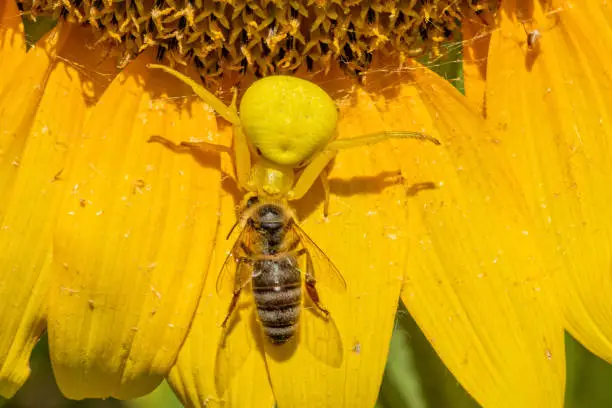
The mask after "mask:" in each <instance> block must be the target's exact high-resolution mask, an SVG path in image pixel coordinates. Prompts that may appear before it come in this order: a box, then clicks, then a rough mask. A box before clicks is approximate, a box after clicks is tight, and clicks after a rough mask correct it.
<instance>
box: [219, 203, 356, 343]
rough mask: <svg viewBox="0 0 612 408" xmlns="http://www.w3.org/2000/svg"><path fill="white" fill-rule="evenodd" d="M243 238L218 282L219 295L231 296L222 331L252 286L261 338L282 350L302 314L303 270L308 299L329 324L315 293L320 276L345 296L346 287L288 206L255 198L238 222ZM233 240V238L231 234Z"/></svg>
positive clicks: (233, 251)
mask: <svg viewBox="0 0 612 408" xmlns="http://www.w3.org/2000/svg"><path fill="white" fill-rule="evenodd" d="M238 223H239V224H240V228H241V232H240V235H239V236H238V238H237V240H236V242H235V244H234V246H233V249H232V251H231V253H230V254H229V255H228V257H227V258H226V260H225V262H224V264H223V267H222V268H221V272H220V273H219V276H218V278H217V292H218V293H219V294H220V295H223V294H224V293H227V292H228V290H230V289H231V291H232V300H231V303H230V306H229V310H228V312H227V315H226V317H225V320H224V321H223V323H222V327H223V328H227V324H228V322H229V320H230V318H231V316H232V313H233V312H234V310H235V308H236V305H237V304H238V299H239V297H240V293H241V292H242V290H243V289H244V288H245V287H247V286H248V284H249V283H250V284H251V286H252V291H253V297H254V302H255V305H256V309H257V316H258V320H259V323H260V324H261V328H262V329H263V333H264V334H265V336H266V337H267V338H268V339H269V340H270V342H271V343H273V344H279V345H280V344H283V343H285V342H287V341H288V340H289V339H291V338H292V337H293V336H294V335H295V333H296V330H297V327H298V322H299V318H300V314H301V309H302V269H301V268H300V265H299V264H300V262H299V261H300V258H304V260H305V262H304V263H303V264H304V265H305V271H304V287H305V289H306V294H307V295H308V299H309V300H310V301H312V303H313V305H314V306H315V308H316V309H317V311H318V312H319V313H320V315H321V316H322V317H323V318H324V319H330V314H329V311H328V310H327V309H326V308H325V307H323V305H322V303H321V301H320V297H319V293H318V291H317V288H316V284H317V279H316V278H315V276H319V275H316V274H320V275H323V274H325V275H326V276H325V279H324V280H325V282H326V283H328V284H329V286H331V287H332V288H333V289H335V290H337V291H339V292H343V291H345V290H346V282H345V280H344V278H343V277H342V275H341V274H340V272H339V271H338V269H337V268H336V266H335V265H334V264H333V262H332V261H331V260H330V259H329V258H328V257H327V255H325V253H324V252H323V251H322V250H321V248H319V247H318V246H317V244H315V243H314V241H313V240H312V239H311V238H310V237H309V236H308V235H307V234H306V233H305V232H304V230H303V229H302V228H301V227H300V226H299V225H298V223H297V221H296V218H295V215H294V213H293V211H292V210H291V209H290V208H289V207H288V206H287V204H286V203H283V202H281V201H277V200H271V199H268V198H262V197H259V196H257V195H250V196H248V197H247V199H246V205H245V209H244V211H243V213H242V215H241V217H240V220H239V221H238ZM230 234H231V232H230Z"/></svg>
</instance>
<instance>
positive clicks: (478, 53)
mask: <svg viewBox="0 0 612 408" xmlns="http://www.w3.org/2000/svg"><path fill="white" fill-rule="evenodd" d="M492 26H493V18H492V17H491V16H490V14H489V13H486V12H483V13H481V14H479V15H476V13H474V11H472V10H471V9H469V8H467V7H466V10H464V17H463V19H462V20H461V31H462V35H463V41H464V45H463V83H464V88H465V96H466V97H467V98H468V99H469V101H470V102H471V103H472V104H473V105H474V106H482V109H483V110H482V112H483V113H484V112H485V111H484V109H485V106H484V103H485V80H486V78H487V54H488V52H489V41H490V40H491V29H490V27H492Z"/></svg>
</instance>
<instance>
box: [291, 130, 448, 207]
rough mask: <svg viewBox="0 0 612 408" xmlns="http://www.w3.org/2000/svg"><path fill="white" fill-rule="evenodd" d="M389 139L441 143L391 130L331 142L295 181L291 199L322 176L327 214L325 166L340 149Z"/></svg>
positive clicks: (418, 135)
mask: <svg viewBox="0 0 612 408" xmlns="http://www.w3.org/2000/svg"><path fill="white" fill-rule="evenodd" d="M389 139H418V140H421V141H428V142H432V143H433V144H436V145H439V144H440V141H439V140H438V139H436V138H433V137H431V136H429V135H426V134H423V133H418V132H401V131H397V132H396V131H389V132H380V133H374V134H371V135H365V136H359V137H354V138H350V139H340V140H334V141H332V142H330V143H329V144H328V145H327V146H326V147H325V149H324V150H323V151H321V152H319V153H317V154H316V155H315V156H314V157H313V159H312V160H311V161H310V162H309V163H308V165H307V166H306V167H305V168H304V170H303V171H302V174H301V175H300V177H299V178H298V180H297V182H296V183H295V185H294V187H293V189H292V190H291V191H289V193H288V194H287V198H288V199H289V200H299V199H300V198H302V197H303V196H304V195H305V194H306V193H307V192H308V190H310V188H311V187H312V185H313V184H314V182H315V180H316V179H317V177H321V181H322V182H323V189H324V190H325V203H324V206H323V211H324V215H325V216H327V212H328V209H329V181H328V180H327V171H326V170H325V168H326V167H327V165H328V164H329V162H330V161H331V160H332V159H333V158H334V156H336V154H337V153H338V151H339V150H343V149H350V148H353V147H360V146H368V145H373V144H377V143H380V142H384V141H386V140H389Z"/></svg>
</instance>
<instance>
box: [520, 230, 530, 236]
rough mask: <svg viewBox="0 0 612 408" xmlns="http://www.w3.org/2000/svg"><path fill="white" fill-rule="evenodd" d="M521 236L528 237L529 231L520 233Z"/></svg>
mask: <svg viewBox="0 0 612 408" xmlns="http://www.w3.org/2000/svg"><path fill="white" fill-rule="evenodd" d="M521 234H523V235H524V236H527V235H529V231H521Z"/></svg>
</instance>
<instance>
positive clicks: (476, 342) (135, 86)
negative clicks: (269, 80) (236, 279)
mask: <svg viewBox="0 0 612 408" xmlns="http://www.w3.org/2000/svg"><path fill="white" fill-rule="evenodd" d="M161 3H163V4H164V7H162V6H160V5H159V4H161ZM174 3H176V2H170V1H168V2H157V3H156V4H158V6H156V7H154V8H152V9H147V7H145V6H144V5H143V3H142V2H139V1H136V2H125V4H126V6H125V7H123V8H121V7H120V6H119V5H121V4H124V3H123V2H111V1H98V2H93V3H91V2H88V1H83V2H80V1H75V2H69V1H63V2H57V1H41V2H27V1H20V2H19V4H20V6H21V7H22V8H24V7H25V10H27V13H28V14H32V15H36V14H37V13H48V12H51V13H53V12H54V13H56V14H57V16H59V17H62V18H61V19H60V23H59V24H58V26H57V27H56V28H55V29H54V30H53V31H51V32H49V33H48V34H47V35H46V36H45V37H44V38H42V39H41V40H40V41H39V42H37V43H36V45H35V46H34V47H33V48H32V49H31V50H29V51H28V52H26V51H25V41H24V38H23V29H22V26H21V21H20V12H19V10H18V9H17V6H16V4H14V3H13V2H12V1H4V2H2V4H0V41H1V42H0V67H1V71H2V72H3V75H2V76H1V77H0V153H1V154H0V158H1V159H2V160H1V161H0V166H1V170H0V189H1V191H2V197H3V198H4V199H3V200H2V202H1V203H0V219H1V222H0V248H1V250H0V254H1V255H0V256H1V257H2V278H1V279H0V283H1V286H0V287H1V288H2V293H3V295H4V296H3V299H4V301H3V302H2V303H0V322H1V325H2V327H3V332H2V333H3V334H2V336H0V362H1V365H0V394H2V395H3V396H5V397H10V396H12V395H13V394H14V393H15V392H16V390H17V389H18V388H19V387H20V386H21V385H22V384H23V382H24V381H25V380H26V378H27V376H28V374H29V366H28V360H29V355H30V352H31V350H32V348H33V346H34V345H35V343H36V341H37V340H38V338H39V337H40V335H41V334H42V333H43V331H45V330H46V332H47V334H48V339H49V345H50V354H51V360H52V364H53V369H54V373H55V376H56V381H57V383H58V385H59V387H60V389H61V390H62V392H63V393H64V394H65V395H66V396H67V397H68V398H72V399H83V398H106V397H109V396H112V397H116V398H120V399H130V398H135V397H138V396H141V395H144V394H147V393H149V392H150V391H152V390H153V389H155V387H156V386H157V385H158V384H159V383H160V382H161V381H162V380H163V379H164V378H168V380H169V382H170V384H171V386H172V388H173V390H174V391H175V393H176V394H177V395H178V396H179V398H180V399H181V401H182V402H183V404H184V405H185V406H193V407H204V406H208V405H212V406H216V405H224V406H253V407H259V406H261V407H270V406H272V404H273V403H274V401H276V402H277V403H278V405H279V406H281V407H286V406H346V407H371V406H373V405H374V402H375V401H376V396H377V393H378V389H379V385H380V381H381V378H382V374H383V369H384V363H385V360H386V356H387V351H388V345H389V340H390V337H391V332H392V329H393V324H394V317H395V312H396V306H397V302H398V299H401V301H402V302H403V303H404V304H405V305H406V307H407V308H408V310H409V311H410V313H411V315H412V316H413V317H414V318H415V320H416V322H417V323H418V325H419V326H420V328H421V329H422V330H423V332H424V333H425V335H426V337H427V338H428V340H429V341H430V343H431V344H432V345H433V347H434V348H435V350H436V352H437V353H438V354H439V355H440V357H441V358H442V360H443V361H444V362H445V364H446V365H447V367H448V368H449V369H450V370H451V371H452V373H453V374H454V375H455V377H456V378H457V380H458V381H459V382H460V383H461V384H462V385H463V387H464V388H465V389H466V390H467V391H468V392H469V393H470V394H471V395H472V396H473V397H474V399H475V400H476V401H478V402H479V403H480V404H481V405H482V406H484V407H517V406H519V407H520V406H525V407H549V406H550V407H559V406H562V404H563V394H564V386H565V352H564V330H567V331H569V332H570V333H571V334H572V335H573V336H574V337H576V338H577V339H578V340H579V341H580V342H582V343H583V344H584V345H586V346H587V347H588V348H589V349H590V350H592V351H593V352H594V353H596V354H597V355H599V356H601V357H602V358H604V359H606V360H608V361H610V360H611V359H612V346H611V344H612V332H610V331H611V329H610V325H609V324H608V322H609V316H610V312H611V309H610V306H609V301H608V299H609V298H610V297H609V296H608V294H610V292H611V291H612V281H611V280H610V276H609V268H610V251H609V247H610V242H609V241H610V234H609V232H608V231H610V222H611V221H612V217H611V215H612V212H611V211H609V210H608V207H607V205H608V203H609V202H611V200H610V198H609V197H608V196H609V195H610V194H611V193H610V192H609V191H610V190H609V189H607V188H606V185H607V184H606V179H607V177H606V176H607V175H608V174H609V171H608V170H609V167H610V166H612V165H611V164H610V160H609V159H608V157H609V154H608V153H609V143H608V142H607V140H608V138H607V136H608V133H609V132H611V127H610V124H609V122H610V120H611V118H612V115H610V112H609V110H610V108H609V104H607V103H606V102H607V101H608V100H610V95H609V94H610V92H611V91H610V90H611V89H612V87H611V86H610V85H611V84H610V82H611V81H612V79H611V78H610V74H609V73H610V72H611V71H610V68H611V67H610V64H609V62H608V61H609V58H608V52H607V50H609V49H611V48H612V44H611V43H612V29H611V28H610V26H609V21H610V19H611V18H612V12H611V10H610V8H609V6H608V5H607V4H606V3H605V2H602V1H599V0H588V1H587V0H585V1H583V2H581V3H580V4H573V3H571V2H568V1H561V0H558V1H556V0H550V1H547V2H536V1H528V0H525V1H507V0H503V1H502V2H501V3H500V4H499V5H498V7H493V5H492V4H488V3H487V4H486V6H485V5H484V4H485V2H465V3H466V4H459V5H456V4H455V3H456V2H444V1H440V2H430V3H431V4H430V3H429V2H422V3H421V2H419V3H418V4H427V6H420V7H415V5H416V4H417V2H411V5H410V6H406V5H404V4H403V5H401V7H400V5H396V6H394V5H393V4H394V3H393V4H391V5H390V4H388V3H384V2H380V3H379V2H372V4H373V5H372V6H370V8H368V9H365V8H364V9H363V10H361V11H360V10H359V9H358V7H359V3H355V2H334V3H329V4H328V3H326V2H310V3H308V4H301V3H300V2H292V3H290V6H291V7H289V6H287V7H288V9H289V8H290V9H291V10H290V11H291V12H288V13H287V15H288V16H289V17H287V18H285V19H283V18H281V17H279V18H278V21H277V23H278V24H276V23H274V24H273V23H272V21H273V20H274V19H271V18H270V16H269V15H267V14H266V11H267V10H269V8H257V7H256V6H255V5H254V4H249V5H245V4H242V3H240V4H238V3H236V5H232V7H234V6H235V7H236V8H235V9H233V13H229V12H228V10H226V9H225V7H230V6H229V5H225V3H218V4H216V5H215V6H214V7H213V8H212V9H210V10H208V9H205V11H204V12H201V9H202V5H201V4H200V2H197V1H196V2H195V5H194V2H187V3H186V4H187V5H186V6H185V7H183V8H180V7H177V5H176V4H174ZM349 3H350V4H349ZM468 3H469V4H468ZM491 3H493V2H491ZM92 4H93V5H92ZM228 4H229V3H228ZM279 4H281V3H279ZM282 4H284V3H282ZM282 4H281V5H282ZM288 4H289V3H288ZM475 4H476V5H475ZM470 5H471V7H470ZM274 7H279V6H278V5H276V6H274ZM342 7H349V8H350V7H354V9H352V10H353V12H352V13H348V12H347V13H344V14H343V13H341V12H340V11H342ZM410 7H413V8H414V10H413V9H411V8H410ZM406 8H408V9H406ZM279 9H280V7H279ZM310 9H312V10H314V11H312V13H314V16H315V17H314V20H313V21H309V23H310V24H311V26H314V27H316V28H317V30H312V31H310V34H309V35H311V36H310V37H305V36H304V35H302V34H301V32H300V30H299V24H298V23H299V22H300V21H302V20H300V19H301V18H306V17H307V16H308V15H310V16H311V17H312V13H311V14H309V12H310ZM230 11H232V10H230ZM277 11H278V10H277ZM418 12H421V13H422V14H419V13H418ZM122 13H123V14H122ZM147 13H148V14H147ZM228 13H229V15H231V16H232V20H231V22H230V21H229V20H228V19H227V18H225V16H227V15H228ZM334 13H335V14H334ZM400 14H401V15H402V16H403V17H401V18H400V17H399V16H400ZM279 15H280V14H279ZM283 15H284V14H283ZM300 16H301V17H300ZM409 16H413V19H412V20H410V19H409V18H408V17H409ZM459 19H460V21H461V24H460V28H461V30H462V31H463V40H464V41H463V42H462V43H461V46H462V47H463V53H464V54H463V55H464V57H463V63H464V69H465V95H463V94H461V93H460V92H459V91H457V90H456V89H455V88H453V87H452V85H450V84H449V83H448V82H447V81H445V80H443V79H442V78H440V77H439V76H437V75H436V74H434V73H433V72H431V71H429V70H428V69H426V68H424V67H422V66H421V65H419V64H418V63H416V62H414V61H412V60H410V57H412V56H414V55H416V54H417V53H418V51H419V50H425V49H427V50H431V51H432V52H433V53H434V54H435V53H437V52H440V48H439V47H440V44H441V43H442V42H443V41H445V40H446V39H447V38H448V37H449V36H451V33H452V32H453V31H454V30H455V31H456V29H458V28H459V25H458V21H459ZM331 20H333V21H334V23H333V24H332V23H331V22H330V21H331ZM85 23H87V24H89V25H91V26H92V27H94V30H93V31H92V30H91V28H89V27H84V25H85ZM264 23H265V24H264ZM236 24H238V25H240V24H242V25H241V26H240V27H241V29H240V30H235V29H234V28H233V27H235V26H236ZM261 24H264V25H263V27H264V28H265V30H264V31H263V32H265V33H267V34H266V36H265V37H261V38H258V37H257V35H258V34H257V33H258V31H257V30H256V29H255V28H257V27H259V26H260V25H261ZM275 24H276V25H275ZM336 24H337V27H335V25H336ZM402 24H403V25H402ZM143 27H146V30H144V29H143V30H142V32H140V33H139V31H138V30H139V28H143ZM169 27H171V28H169ZM177 27H178V28H177ZM385 27H387V28H389V27H392V28H393V29H397V30H396V31H397V32H396V31H393V30H391V29H389V30H387V31H384V30H383V29H382V28H385ZM398 27H399V28H398ZM335 29H337V30H336V31H334V30H335ZM181 30H183V31H181ZM332 31H333V32H334V33H335V36H333V35H332V36H331V37H326V35H329V33H330V32H332ZM398 32H399V33H400V34H401V33H403V34H401V35H400V34H398ZM404 34H405V35H404ZM288 35H290V36H291V38H292V41H291V42H288V41H286V40H287V36H288ZM403 35H404V36H403ZM300 36H302V38H300ZM262 38H264V39H263V40H262ZM255 40H257V41H255ZM315 40H316V41H315ZM264 43H265V44H266V47H267V50H266V47H264V46H263V45H262V44H264ZM228 44H229V45H228ZM296 44H301V45H299V46H298V45H296ZM204 45H207V47H208V48H207V47H205V46H204ZM223 49H225V50H226V51H222V50H223ZM296 50H297V51H296ZM394 50H395V51H397V52H394ZM374 51H376V52H374ZM159 59H163V60H165V61H166V62H168V63H170V64H174V65H175V66H182V65H185V72H186V73H187V74H188V75H190V76H192V77H194V78H197V76H198V73H199V74H202V75H205V76H206V78H207V79H209V80H210V82H211V86H213V87H215V88H216V90H217V92H218V94H220V95H221V96H222V98H225V99H231V93H232V92H231V90H230V88H231V87H232V86H233V85H236V84H239V85H241V86H242V85H245V84H248V83H250V82H252V80H253V78H252V76H253V75H267V74H270V73H271V72H279V71H282V70H286V71H289V72H292V73H294V74H295V75H298V76H302V77H305V78H307V79H309V80H311V81H312V82H314V83H317V84H319V85H321V86H322V87H323V88H324V89H325V91H327V93H328V94H330V95H331V96H332V97H333V98H334V99H335V100H336V103H337V105H338V107H339V118H340V119H339V122H338V135H339V137H340V138H345V137H347V138H348V137H353V136H358V135H361V134H364V133H375V132H379V131H381V130H412V131H419V132H424V133H427V134H429V135H432V136H434V137H436V138H438V139H439V140H440V141H441V142H442V146H434V145H426V144H418V143H417V142H414V141H397V140H394V141H389V142H386V143H381V144H378V145H375V146H371V147H368V148H361V149H354V150H350V151H346V152H342V153H341V154H339V155H338V156H337V158H336V160H335V161H334V163H333V165H332V166H331V168H330V170H329V176H330V185H331V201H330V211H329V214H328V216H327V217H324V215H323V191H322V188H321V187H319V186H315V187H314V188H313V189H312V190H311V191H310V192H309V193H308V194H307V195H306V197H305V198H304V199H303V200H300V201H298V202H297V203H296V205H295V209H296V212H297V213H298V215H299V218H300V224H301V226H302V228H303V229H304V230H306V231H307V232H308V233H309V235H310V236H311V237H312V238H313V239H314V241H315V242H317V244H318V245H319V246H320V247H321V248H323V249H324V251H325V252H326V253H327V255H328V256H329V257H330V258H331V259H333V261H334V262H335V264H336V265H337V267H338V269H339V270H340V271H342V273H343V275H344V277H345V279H346V281H347V286H348V291H347V292H346V294H342V295H339V294H335V293H333V292H332V291H329V290H327V289H326V288H321V293H322V298H323V299H324V301H325V304H326V306H327V307H328V308H329V310H330V311H331V313H332V316H333V318H334V321H335V323H336V325H337V328H338V331H339V333H340V335H341V338H342V342H343V355H342V360H341V365H340V366H339V367H335V366H334V365H333V364H326V363H325V361H321V359H318V358H316V357H314V356H313V354H312V353H310V352H309V351H308V350H305V347H300V346H298V347H296V348H294V349H292V350H290V351H289V352H286V351H287V350H285V349H281V350H280V351H279V349H278V348H275V346H272V345H270V344H269V343H267V342H266V341H265V340H263V339H262V338H261V335H260V333H259V332H257V330H248V328H250V326H248V325H245V326H243V328H247V330H243V331H241V332H238V333H239V335H238V336H236V337H235V340H234V341H233V343H232V345H231V346H232V347H231V352H232V353H233V354H235V356H234V359H233V361H234V362H237V363H236V364H234V365H233V366H232V367H230V368H231V373H230V374H229V375H230V376H231V379H230V381H229V387H228V388H227V390H226V392H223V393H219V392H218V387H217V385H216V384H215V377H216V376H217V377H218V375H219V372H218V368H217V357H218V356H217V354H218V348H219V342H220V338H221V336H222V329H221V327H220V324H219V323H220V322H221V321H222V320H223V318H224V317H225V314H226V312H227V306H228V305H227V303H226V302H224V301H223V299H220V298H219V297H218V296H217V294H216V292H215V280H216V275H217V274H218V271H219V270H220V269H221V265H222V264H223V262H224V260H225V259H226V257H227V253H228V251H229V250H230V248H231V245H232V242H231V241H227V240H226V239H225V237H226V235H227V232H228V231H229V230H230V229H231V227H232V225H233V224H234V223H235V221H236V206H237V205H238V204H239V202H240V199H241V198H242V192H240V191H239V190H238V187H237V185H236V183H235V181H234V180H235V177H234V169H233V163H232V157H231V156H230V155H228V154H221V155H219V154H209V153H206V152H201V153H197V152H196V153H193V152H181V151H179V150H177V149H173V148H172V146H174V144H178V143H179V142H181V141H185V140H206V141H209V142H212V143H217V144H219V145H221V146H226V147H228V148H229V146H230V144H231V134H232V129H231V127H230V126H228V124H227V123H224V122H223V121H222V120H221V119H219V120H218V119H217V117H216V115H215V113H214V112H213V111H212V110H211V109H210V108H209V107H208V106H207V105H206V104H205V103H203V102H202V101H201V100H199V99H198V98H196V97H195V96H194V97H188V98H185V95H191V94H192V91H191V89H190V88H189V87H188V86H187V85H185V84H184V83H182V82H180V81H178V80H176V79H175V78H173V77H171V76H169V75H167V74H165V73H163V72H161V71H157V70H151V69H148V68H147V64H149V63H154V62H156V61H158V60H159ZM244 61H246V64H245V62H244ZM337 61H341V63H340V64H338V62H337ZM118 67H120V68H122V69H119V68H118ZM356 73H357V74H358V76H359V77H360V78H361V80H357V79H356V75H355V74H356ZM221 74H223V75H221ZM152 136H158V139H163V140H166V141H167V142H166V143H161V144H160V143H150V141H151V139H152ZM250 302H252V301H251V300H249V299H248V297H245V298H244V299H243V300H242V304H241V305H242V306H245V307H246V306H248V304H249V303H250ZM247 320H248V319H247ZM327 353H331V352H327ZM325 354H326V352H323V355H324V356H325ZM219 394H222V395H219Z"/></svg>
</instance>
